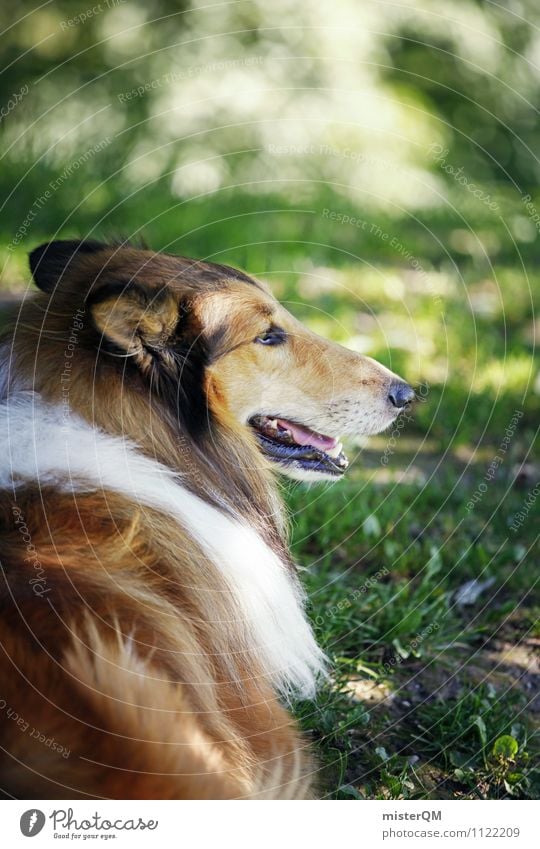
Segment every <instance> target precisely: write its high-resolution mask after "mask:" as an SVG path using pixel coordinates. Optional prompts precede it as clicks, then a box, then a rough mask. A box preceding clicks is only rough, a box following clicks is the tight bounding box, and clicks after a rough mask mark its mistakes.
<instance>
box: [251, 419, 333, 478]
mask: <svg viewBox="0 0 540 849" xmlns="http://www.w3.org/2000/svg"><path fill="white" fill-rule="evenodd" d="M250 425H251V427H252V428H253V430H254V431H255V433H256V435H257V438H258V440H259V444H260V446H261V448H262V450H263V452H264V453H265V454H266V455H267V456H269V457H271V458H272V460H274V461H275V462H277V463H281V465H284V466H291V465H294V466H299V467H300V468H302V469H304V470H305V471H311V472H320V473H323V474H327V475H335V476H336V477H339V476H340V475H342V474H343V473H344V472H345V470H346V469H347V467H348V465H349V461H348V459H347V457H346V456H345V454H344V453H343V446H342V445H341V442H339V441H338V440H337V439H334V438H333V437H331V436H324V434H322V433H317V432H316V431H314V430H311V428H309V427H306V425H300V424H297V423H296V422H291V421H288V420H287V419H279V418H272V417H271V416H253V418H252V419H251V420H250Z"/></svg>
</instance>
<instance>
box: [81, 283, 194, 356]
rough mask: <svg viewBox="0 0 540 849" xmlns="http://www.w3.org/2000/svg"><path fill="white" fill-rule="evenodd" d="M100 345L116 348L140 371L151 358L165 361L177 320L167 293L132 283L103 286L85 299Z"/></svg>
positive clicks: (166, 291) (163, 290) (175, 303)
mask: <svg viewBox="0 0 540 849" xmlns="http://www.w3.org/2000/svg"><path fill="white" fill-rule="evenodd" d="M86 303H87V306H88V307H89V309H90V311H91V314H92V318H93V321H94V325H95V327H96V329H97V331H98V333H99V334H100V336H101V340H102V341H101V344H103V342H105V343H106V344H107V343H108V345H109V347H110V346H111V345H112V346H113V347H114V348H116V349H119V350H120V351H122V352H123V353H125V354H127V355H129V356H131V357H133V358H134V360H135V362H136V363H137V364H138V365H139V366H140V367H142V368H143V369H144V367H145V366H148V365H149V364H150V363H151V361H153V359H154V358H155V357H159V358H160V359H165V360H166V359H167V358H168V352H169V350H170V346H171V343H172V340H173V337H174V336H175V332H176V329H177V325H178V321H179V307H178V303H177V302H176V299H175V298H174V297H173V295H172V294H171V292H170V291H168V290H167V289H166V288H164V289H152V288H150V287H148V288H147V287H146V286H144V285H143V284H141V283H136V282H133V281H127V282H122V281H118V282H115V283H107V284H105V285H104V286H102V287H101V288H99V289H98V290H97V291H95V292H93V293H91V295H90V296H89V298H88V299H87V302H86Z"/></svg>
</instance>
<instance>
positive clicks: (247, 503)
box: [3, 335, 290, 562]
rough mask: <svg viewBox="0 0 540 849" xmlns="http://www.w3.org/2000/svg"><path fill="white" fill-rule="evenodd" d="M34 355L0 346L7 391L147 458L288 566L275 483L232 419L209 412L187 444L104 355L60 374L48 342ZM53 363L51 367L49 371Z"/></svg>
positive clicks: (171, 417) (168, 416) (168, 415)
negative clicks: (26, 393)
mask: <svg viewBox="0 0 540 849" xmlns="http://www.w3.org/2000/svg"><path fill="white" fill-rule="evenodd" d="M18 341H19V340H17V342H18ZM26 341H27V343H28V339H27V340H26ZM64 345H65V343H64V342H62V347H64ZM39 349H40V350H39V356H36V351H35V340H34V339H33V338H32V337H30V344H26V345H24V344H22V345H21V344H16V346H15V348H13V347H11V345H9V344H8V345H4V353H3V358H4V360H5V359H6V358H7V359H8V360H9V368H7V369H6V368H4V369H3V371H4V374H5V373H6V372H9V375H10V377H9V383H10V385H11V389H12V390H13V389H24V390H30V391H34V392H37V393H38V394H39V395H40V396H41V397H42V398H43V400H44V401H45V402H47V403H51V404H55V405H59V406H60V407H61V409H62V411H63V414H64V416H65V417H68V416H69V415H70V414H71V413H73V414H75V415H76V416H80V417H81V418H82V419H84V420H85V421H86V422H88V423H89V424H90V425H91V426H93V427H97V428H99V429H100V430H102V431H104V432H105V433H107V434H109V435H111V436H120V437H123V438H127V439H129V440H131V441H132V442H134V443H135V444H136V445H138V446H139V448H140V449H141V450H142V451H143V452H144V454H145V455H146V456H147V457H150V458H152V459H155V460H158V461H159V462H160V463H161V464H163V465H165V466H167V467H168V468H169V469H171V470H173V471H174V472H177V473H178V474H179V475H181V477H182V480H183V483H184V485H185V486H187V487H188V488H189V489H190V490H191V491H192V492H193V493H195V494H196V495H198V496H199V497H201V498H203V499H204V500H205V501H207V502H208V503H210V504H212V505H214V506H215V507H218V508H220V509H222V510H226V511H228V512H229V513H230V514H232V515H236V516H240V517H242V518H243V519H245V520H247V521H248V522H249V524H250V525H251V526H252V527H253V528H254V530H256V531H257V532H258V533H259V534H260V535H261V536H262V537H263V538H264V539H265V540H266V542H267V543H268V544H270V545H271V546H272V548H273V549H274V550H275V551H276V553H277V554H278V555H279V556H280V557H281V558H282V559H283V560H285V561H287V562H290V555H289V553H288V547H287V541H286V527H285V520H284V510H283V506H282V502H281V499H280V497H279V492H278V487H277V483H276V480H275V476H274V474H273V472H272V470H271V468H270V466H269V463H268V462H267V461H266V459H265V458H264V457H263V456H262V454H261V452H260V450H259V449H258V447H257V444H256V442H255V439H254V438H253V437H252V436H251V433H250V432H249V430H248V428H246V427H245V426H243V425H240V424H239V423H236V422H235V421H234V420H233V419H230V420H228V421H220V420H219V419H217V418H216V417H215V416H213V415H212V414H211V413H210V411H209V415H208V420H207V426H206V429H205V430H204V432H202V433H201V434H200V435H198V436H197V437H194V436H193V435H190V434H188V433H186V432H184V430H183V429H182V426H181V424H180V422H179V417H178V416H176V415H175V411H174V410H172V409H170V408H168V407H167V406H165V405H164V404H163V402H162V401H160V399H159V398H157V397H156V396H155V395H154V394H153V393H152V391H151V389H150V388H149V387H148V386H146V385H145V383H144V382H143V381H142V380H141V379H140V378H138V377H137V376H134V375H133V374H131V373H130V371H129V370H128V369H126V371H125V372H124V373H122V372H121V371H119V370H118V368H117V363H115V362H113V361H112V360H111V361H109V360H107V358H106V355H102V356H100V359H98V360H95V359H93V358H92V357H85V356H82V357H77V356H74V357H73V358H72V359H71V360H70V361H69V362H68V364H67V365H69V368H68V369H67V373H66V363H65V362H64V357H63V350H60V346H59V345H58V344H57V343H56V340H54V339H51V338H46V337H45V336H43V335H42V336H41V337H40V339H39ZM54 362H57V363H58V365H57V366H56V367H53V368H51V363H54Z"/></svg>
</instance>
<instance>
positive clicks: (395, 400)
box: [388, 380, 414, 409]
mask: <svg viewBox="0 0 540 849" xmlns="http://www.w3.org/2000/svg"><path fill="white" fill-rule="evenodd" d="M413 398H414V389H411V387H410V386H409V384H408V383H404V382H403V381H402V380H395V381H394V383H392V384H391V386H390V392H389V393H388V400H389V401H390V403H391V404H393V405H394V407H398V409H401V408H402V407H406V406H407V404H410V402H411V401H412V400H413Z"/></svg>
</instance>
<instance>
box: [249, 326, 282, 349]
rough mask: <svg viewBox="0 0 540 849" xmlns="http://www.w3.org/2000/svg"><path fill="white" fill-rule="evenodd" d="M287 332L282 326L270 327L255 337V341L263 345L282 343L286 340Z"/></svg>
mask: <svg viewBox="0 0 540 849" xmlns="http://www.w3.org/2000/svg"><path fill="white" fill-rule="evenodd" d="M285 339H286V333H285V331H284V330H282V329H281V327H269V328H268V330H266V331H265V332H264V333H261V335H260V336H257V337H256V338H255V342H259V343H260V344H261V345H282V344H283V342H285Z"/></svg>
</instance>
